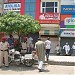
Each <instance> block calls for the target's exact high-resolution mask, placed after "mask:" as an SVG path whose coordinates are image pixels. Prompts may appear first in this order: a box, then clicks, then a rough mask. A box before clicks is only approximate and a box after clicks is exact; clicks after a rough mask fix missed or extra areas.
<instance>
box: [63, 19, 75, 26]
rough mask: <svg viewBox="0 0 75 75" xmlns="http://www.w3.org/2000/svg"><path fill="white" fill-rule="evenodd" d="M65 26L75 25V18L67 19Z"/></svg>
mask: <svg viewBox="0 0 75 75" xmlns="http://www.w3.org/2000/svg"><path fill="white" fill-rule="evenodd" d="M64 25H75V18H65V20H64Z"/></svg>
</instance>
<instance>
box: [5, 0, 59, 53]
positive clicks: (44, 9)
mask: <svg viewBox="0 0 75 75" xmlns="http://www.w3.org/2000/svg"><path fill="white" fill-rule="evenodd" d="M10 10H12V11H16V12H19V13H20V14H21V15H24V14H28V15H30V16H32V17H33V18H34V19H35V20H38V21H39V24H40V25H41V29H40V31H39V32H38V33H36V34H35V37H33V38H34V39H35V38H36V39H35V42H36V40H37V37H39V36H40V37H41V38H42V40H43V41H45V40H46V39H47V37H48V36H49V37H50V40H51V41H52V48H51V53H54V52H55V46H56V44H57V43H59V30H60V0H5V1H4V12H7V11H10Z"/></svg>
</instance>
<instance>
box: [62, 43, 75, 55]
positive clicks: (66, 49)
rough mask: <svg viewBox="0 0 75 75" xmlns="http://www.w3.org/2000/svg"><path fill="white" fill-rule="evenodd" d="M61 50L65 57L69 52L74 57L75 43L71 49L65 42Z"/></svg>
mask: <svg viewBox="0 0 75 75" xmlns="http://www.w3.org/2000/svg"><path fill="white" fill-rule="evenodd" d="M63 49H64V50H65V53H66V55H69V51H70V50H73V51H72V54H73V55H75V42H74V43H73V45H72V47H70V45H69V43H68V42H67V43H66V44H65V45H64V46H63Z"/></svg>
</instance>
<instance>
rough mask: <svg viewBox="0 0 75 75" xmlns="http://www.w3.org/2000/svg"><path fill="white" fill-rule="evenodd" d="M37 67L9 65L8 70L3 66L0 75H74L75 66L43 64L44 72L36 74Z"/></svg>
mask: <svg viewBox="0 0 75 75" xmlns="http://www.w3.org/2000/svg"><path fill="white" fill-rule="evenodd" d="M37 66H38V65H33V66H32V67H26V66H24V65H20V66H14V65H11V66H10V67H9V68H6V67H4V66H3V67H2V68H0V75H13V74H14V75H48V74H49V75H65V74H66V75H75V66H66V65H50V64H45V71H44V72H41V73H39V72H38V70H37Z"/></svg>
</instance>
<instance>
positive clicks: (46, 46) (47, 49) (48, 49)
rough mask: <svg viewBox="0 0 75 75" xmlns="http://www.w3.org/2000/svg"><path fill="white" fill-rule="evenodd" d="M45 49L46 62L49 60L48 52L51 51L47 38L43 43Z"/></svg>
mask: <svg viewBox="0 0 75 75" xmlns="http://www.w3.org/2000/svg"><path fill="white" fill-rule="evenodd" d="M45 49H46V59H47V61H48V59H49V54H50V50H51V41H50V37H48V38H47V40H46V41H45Z"/></svg>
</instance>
